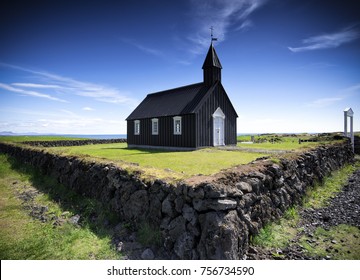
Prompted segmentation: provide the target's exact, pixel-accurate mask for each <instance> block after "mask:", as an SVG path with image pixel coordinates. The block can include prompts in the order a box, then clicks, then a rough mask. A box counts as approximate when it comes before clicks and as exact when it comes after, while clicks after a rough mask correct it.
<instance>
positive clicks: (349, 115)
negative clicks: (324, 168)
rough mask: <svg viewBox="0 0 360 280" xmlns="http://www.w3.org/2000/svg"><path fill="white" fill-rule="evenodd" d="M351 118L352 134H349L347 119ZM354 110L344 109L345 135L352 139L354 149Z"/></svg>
mask: <svg viewBox="0 0 360 280" xmlns="http://www.w3.org/2000/svg"><path fill="white" fill-rule="evenodd" d="M348 118H350V135H349V134H348V128H347V121H348ZM353 118H354V111H353V110H352V109H351V108H346V109H345V110H344V136H345V137H349V138H350V139H351V145H352V147H353V150H354V123H353Z"/></svg>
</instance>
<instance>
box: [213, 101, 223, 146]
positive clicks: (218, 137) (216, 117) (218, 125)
mask: <svg viewBox="0 0 360 280" xmlns="http://www.w3.org/2000/svg"><path fill="white" fill-rule="evenodd" d="M224 123H225V115H224V113H223V112H222V110H221V109H220V107H219V108H217V109H216V111H215V113H214V114H213V127H214V146H223V145H225V141H224V140H225V139H224Z"/></svg>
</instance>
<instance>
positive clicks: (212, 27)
mask: <svg viewBox="0 0 360 280" xmlns="http://www.w3.org/2000/svg"><path fill="white" fill-rule="evenodd" d="M210 30H211V43H212V42H213V41H217V38H214V34H213V31H214V26H211V27H210Z"/></svg>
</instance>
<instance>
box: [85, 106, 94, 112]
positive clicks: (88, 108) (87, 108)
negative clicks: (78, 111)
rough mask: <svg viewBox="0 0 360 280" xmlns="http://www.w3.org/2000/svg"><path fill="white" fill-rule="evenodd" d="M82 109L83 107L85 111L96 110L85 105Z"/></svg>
mask: <svg viewBox="0 0 360 280" xmlns="http://www.w3.org/2000/svg"><path fill="white" fill-rule="evenodd" d="M82 109H83V111H94V109H93V108H91V107H84V108H82Z"/></svg>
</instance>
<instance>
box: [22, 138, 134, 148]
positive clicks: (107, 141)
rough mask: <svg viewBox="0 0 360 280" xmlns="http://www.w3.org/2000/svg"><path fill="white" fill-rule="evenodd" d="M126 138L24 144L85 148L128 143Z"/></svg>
mask: <svg viewBox="0 0 360 280" xmlns="http://www.w3.org/2000/svg"><path fill="white" fill-rule="evenodd" d="M126 142H127V141H126V139H125V138H117V139H84V140H54V141H24V142H22V143H23V144H26V145H30V146H35V147H64V146H83V145H91V144H94V145H95V144H111V143H126Z"/></svg>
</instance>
